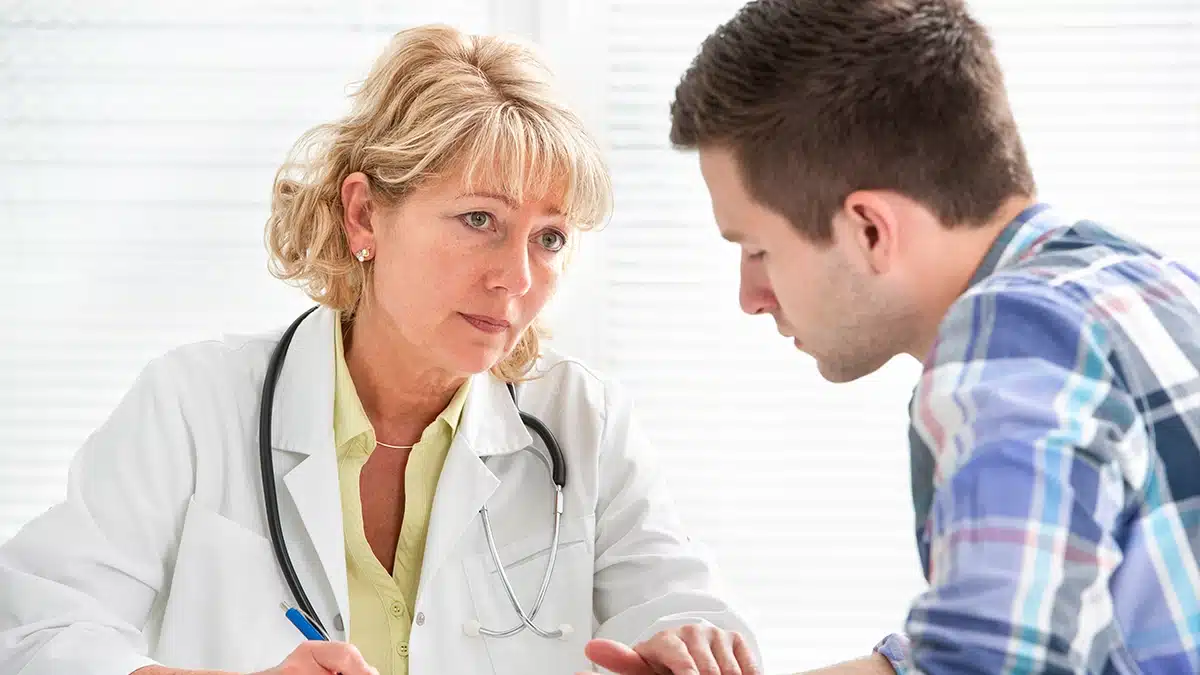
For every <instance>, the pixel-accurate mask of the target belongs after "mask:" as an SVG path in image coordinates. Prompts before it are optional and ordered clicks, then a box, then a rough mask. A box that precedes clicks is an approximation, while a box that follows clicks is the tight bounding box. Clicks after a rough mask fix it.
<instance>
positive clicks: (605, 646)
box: [583, 640, 655, 675]
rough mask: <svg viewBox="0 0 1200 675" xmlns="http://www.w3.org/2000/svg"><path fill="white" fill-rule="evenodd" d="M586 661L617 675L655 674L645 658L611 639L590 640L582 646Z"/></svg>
mask: <svg viewBox="0 0 1200 675" xmlns="http://www.w3.org/2000/svg"><path fill="white" fill-rule="evenodd" d="M583 653H584V655H585V656H587V659H588V661H591V662H592V663H594V664H596V665H598V666H600V667H601V668H605V669H607V670H610V671H612V672H614V673H617V675H655V673H654V670H653V669H651V668H650V665H649V664H647V663H646V661H645V659H643V658H642V657H641V656H639V655H638V653H637V652H635V651H633V650H632V649H630V648H629V647H626V646H625V645H623V644H621V643H620V642H614V641H612V640H592V641H590V642H588V643H587V645H586V646H584V648H583Z"/></svg>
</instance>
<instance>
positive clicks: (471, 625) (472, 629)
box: [463, 619, 483, 637]
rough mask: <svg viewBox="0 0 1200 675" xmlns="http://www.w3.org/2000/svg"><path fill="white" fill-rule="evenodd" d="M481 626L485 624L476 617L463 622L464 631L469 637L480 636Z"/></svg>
mask: <svg viewBox="0 0 1200 675" xmlns="http://www.w3.org/2000/svg"><path fill="white" fill-rule="evenodd" d="M480 628H483V625H482V624H480V623H479V622H478V621H476V620H474V619H471V620H470V621H468V622H466V623H464V624H463V632H464V633H466V634H467V637H479V629H480Z"/></svg>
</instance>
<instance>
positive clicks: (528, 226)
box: [343, 174, 574, 375]
mask: <svg viewBox="0 0 1200 675" xmlns="http://www.w3.org/2000/svg"><path fill="white" fill-rule="evenodd" d="M356 182H357V183H359V184H360V186H359V187H356V186H355V183H356ZM355 193H361V198H359V199H357V200H356V198H355V196H354V195H355ZM367 194H368V191H367V184H366V179H365V177H364V176H362V174H355V175H352V176H350V177H349V178H347V179H346V182H345V184H344V186H343V203H344V204H345V205H346V207H347V222H346V226H347V232H348V234H349V238H350V244H351V246H352V247H353V249H352V250H354V251H358V250H360V249H362V248H368V249H370V251H371V254H372V262H371V263H370V264H372V265H373V266H374V271H373V279H372V283H371V289H370V295H369V302H370V306H369V307H368V308H367V311H369V312H371V313H372V314H374V315H377V318H379V319H382V320H383V321H384V322H385V323H386V324H387V326H388V328H389V329H390V330H389V332H391V333H393V335H394V337H395V338H398V339H399V342H400V343H401V345H400V346H401V348H405V349H412V350H413V354H412V356H416V357H418V358H420V359H421V360H422V361H424V362H426V363H427V365H428V366H431V367H434V368H439V369H441V370H444V371H446V372H448V373H450V374H454V375H469V374H473V373H478V372H483V371H485V370H488V369H489V368H491V367H492V366H494V365H496V364H497V363H498V362H500V360H502V359H503V358H504V356H505V355H507V354H508V353H509V352H510V351H511V350H512V349H513V347H515V346H516V344H517V340H518V339H520V337H521V334H522V332H523V331H524V330H525V329H526V328H527V327H528V326H529V325H530V323H531V322H532V321H533V320H534V319H535V318H536V317H537V315H538V313H539V312H541V310H542V308H543V307H544V306H545V305H546V302H547V301H548V300H549V299H550V298H551V296H552V295H553V293H554V290H555V288H556V286H557V283H558V278H559V275H560V274H561V273H562V269H563V260H564V257H565V255H566V250H567V244H568V238H569V236H572V235H573V234H574V233H573V232H572V231H571V230H570V229H569V228H568V226H567V225H566V223H565V222H564V218H563V216H562V215H561V214H560V213H559V204H558V203H557V201H556V200H553V199H541V200H538V201H527V202H524V203H516V202H514V201H513V200H512V199H510V198H509V197H506V196H504V195H501V194H496V193H489V192H485V191H479V190H475V191H471V190H469V189H467V187H466V186H465V184H464V182H463V180H462V178H461V177H459V176H453V177H450V178H448V179H443V180H437V181H431V182H428V183H425V184H424V185H422V186H420V187H418V188H417V189H416V190H414V191H413V192H411V193H410V194H409V195H408V196H407V197H406V198H405V199H404V200H403V201H402V202H401V203H400V204H399V205H397V206H393V207H388V208H380V207H379V206H378V205H377V204H372V205H371V206H370V207H369V208H368V209H367V212H366V214H364V215H362V216H361V218H360V217H359V216H358V215H356V213H360V212H361V211H356V208H355V207H356V204H357V203H358V202H361V201H362V199H363V198H365V196H366V195H367ZM347 196H349V199H347Z"/></svg>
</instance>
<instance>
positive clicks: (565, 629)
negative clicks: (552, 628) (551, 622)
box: [558, 623, 575, 640]
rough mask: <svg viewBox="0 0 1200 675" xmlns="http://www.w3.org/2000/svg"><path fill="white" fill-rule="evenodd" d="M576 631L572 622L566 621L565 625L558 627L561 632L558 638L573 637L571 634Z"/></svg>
mask: <svg viewBox="0 0 1200 675" xmlns="http://www.w3.org/2000/svg"><path fill="white" fill-rule="evenodd" d="M574 632H575V629H574V628H573V627H572V626H571V624H569V623H564V624H563V625H561V626H559V627H558V633H559V635H558V638H559V639H560V640H566V639H567V638H569V637H571V634H572V633H574Z"/></svg>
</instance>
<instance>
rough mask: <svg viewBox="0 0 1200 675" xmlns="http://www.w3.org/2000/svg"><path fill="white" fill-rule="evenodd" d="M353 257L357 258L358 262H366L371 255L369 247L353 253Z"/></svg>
mask: <svg viewBox="0 0 1200 675" xmlns="http://www.w3.org/2000/svg"><path fill="white" fill-rule="evenodd" d="M354 257H355V258H358V262H366V261H367V260H368V259H369V258H370V257H371V249H369V248H364V249H362V250H360V251H359V252H358V253H355V254H354Z"/></svg>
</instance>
